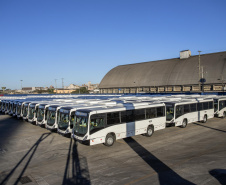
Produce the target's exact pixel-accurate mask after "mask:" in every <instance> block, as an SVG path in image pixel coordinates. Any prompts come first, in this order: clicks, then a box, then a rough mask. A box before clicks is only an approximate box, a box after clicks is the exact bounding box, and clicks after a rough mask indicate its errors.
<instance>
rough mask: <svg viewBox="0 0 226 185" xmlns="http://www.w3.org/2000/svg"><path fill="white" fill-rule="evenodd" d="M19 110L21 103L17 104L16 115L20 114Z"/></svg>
mask: <svg viewBox="0 0 226 185" xmlns="http://www.w3.org/2000/svg"><path fill="white" fill-rule="evenodd" d="M20 111H21V105H17V115H19V114H20Z"/></svg>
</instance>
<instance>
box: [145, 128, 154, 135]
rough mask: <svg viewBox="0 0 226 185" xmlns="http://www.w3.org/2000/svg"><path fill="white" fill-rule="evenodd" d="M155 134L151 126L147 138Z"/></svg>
mask: <svg viewBox="0 0 226 185" xmlns="http://www.w3.org/2000/svg"><path fill="white" fill-rule="evenodd" d="M153 134H154V127H153V126H152V125H149V126H148V128H147V133H146V134H145V135H146V136H147V137H151V136H152V135H153Z"/></svg>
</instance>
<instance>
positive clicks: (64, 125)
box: [57, 101, 116, 136]
mask: <svg viewBox="0 0 226 185" xmlns="http://www.w3.org/2000/svg"><path fill="white" fill-rule="evenodd" d="M114 105H116V102H111V101H109V102H106V101H103V102H101V101H100V102H98V103H97V104H95V103H90V104H78V105H74V106H67V107H61V108H60V109H59V110H58V113H57V132H58V133H60V134H62V135H64V136H71V133H72V128H73V121H74V116H75V111H76V110H78V109H88V108H93V107H104V106H105V107H106V106H114Z"/></svg>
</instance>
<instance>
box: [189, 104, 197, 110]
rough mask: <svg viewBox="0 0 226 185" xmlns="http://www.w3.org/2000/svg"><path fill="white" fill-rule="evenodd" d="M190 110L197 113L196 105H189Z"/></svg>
mask: <svg viewBox="0 0 226 185" xmlns="http://www.w3.org/2000/svg"><path fill="white" fill-rule="evenodd" d="M190 109H191V112H196V111H197V103H193V104H190Z"/></svg>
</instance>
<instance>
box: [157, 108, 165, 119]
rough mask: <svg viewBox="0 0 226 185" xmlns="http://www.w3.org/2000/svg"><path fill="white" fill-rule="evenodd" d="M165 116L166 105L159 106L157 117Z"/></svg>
mask: <svg viewBox="0 0 226 185" xmlns="http://www.w3.org/2000/svg"><path fill="white" fill-rule="evenodd" d="M162 116H165V109H164V107H157V117H162Z"/></svg>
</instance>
